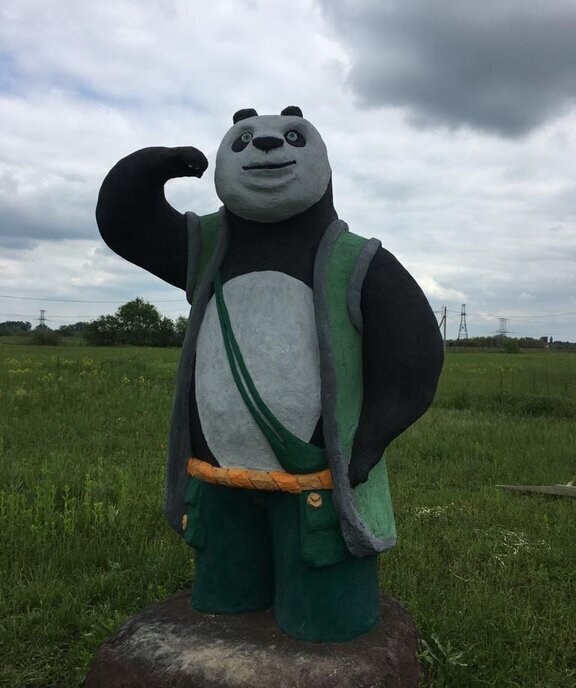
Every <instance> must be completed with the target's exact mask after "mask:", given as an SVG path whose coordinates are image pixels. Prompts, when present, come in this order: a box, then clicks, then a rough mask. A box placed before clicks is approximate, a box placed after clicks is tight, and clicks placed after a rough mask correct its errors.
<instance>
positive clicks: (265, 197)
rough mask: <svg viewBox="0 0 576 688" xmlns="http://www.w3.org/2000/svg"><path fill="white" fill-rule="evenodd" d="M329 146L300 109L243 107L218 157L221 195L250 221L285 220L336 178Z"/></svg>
mask: <svg viewBox="0 0 576 688" xmlns="http://www.w3.org/2000/svg"><path fill="white" fill-rule="evenodd" d="M330 175H331V170H330V164H329V162H328V154H327V152H326V146H325V144H324V141H323V140H322V137H321V136H320V134H319V133H318V131H317V130H316V129H315V128H314V127H313V126H312V124H310V122H308V121H307V120H305V119H304V118H303V117H302V112H301V110H300V108H297V107H288V108H286V109H284V110H282V113H281V114H280V115H263V116H258V114H257V113H256V111H255V110H240V111H239V112H237V113H236V114H235V115H234V125H233V126H232V128H231V129H230V130H229V131H228V132H227V133H226V135H225V136H224V138H223V139H222V143H221V144H220V147H219V148H218V153H217V155H216V171H215V183H216V193H217V194H218V197H219V198H220V200H221V201H222V203H224V205H225V206H226V208H228V210H230V211H232V212H233V213H234V214H235V215H238V216H240V217H242V218H244V219H245V220H254V221H256V222H281V221H282V220H286V219H288V218H289V217H293V216H294V215H298V214H299V213H302V212H304V211H305V210H308V208H311V207H312V206H313V205H314V204H315V203H317V202H318V201H319V200H320V199H321V198H322V196H323V195H324V193H325V192H326V189H327V188H328V184H329V182H330Z"/></svg>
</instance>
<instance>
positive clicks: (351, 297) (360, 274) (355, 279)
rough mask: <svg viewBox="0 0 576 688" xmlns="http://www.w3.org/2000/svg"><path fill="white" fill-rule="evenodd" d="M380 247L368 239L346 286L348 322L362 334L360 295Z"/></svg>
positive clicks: (378, 242)
mask: <svg viewBox="0 0 576 688" xmlns="http://www.w3.org/2000/svg"><path fill="white" fill-rule="evenodd" d="M380 246H382V244H381V242H380V241H378V239H368V241H367V242H366V244H365V245H364V248H363V249H362V251H361V253H360V255H359V256H358V260H357V262H356V265H355V267H354V270H353V272H352V276H351V277H350V283H349V284H348V315H349V317H350V322H351V323H352V324H353V325H354V327H355V328H356V329H357V330H358V332H360V333H361V332H362V309H361V307H360V306H361V295H362V285H363V284H364V278H365V277H366V273H367V272H368V268H369V267H370V263H371V262H372V258H374V254H375V253H376V251H377V250H378V249H379V248H380Z"/></svg>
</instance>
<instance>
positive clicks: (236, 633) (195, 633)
mask: <svg viewBox="0 0 576 688" xmlns="http://www.w3.org/2000/svg"><path fill="white" fill-rule="evenodd" d="M189 597H190V592H189V591H184V592H181V593H178V594H177V595H174V596H173V597H169V598H168V599H166V600H162V601H161V602H155V603H154V604H151V605H150V606H149V607H147V608H146V609H144V611H142V612H140V613H139V614H137V615H136V616H133V617H132V618H131V619H129V620H128V621H127V622H126V623H125V624H124V625H123V626H122V628H121V629H120V630H119V631H118V633H116V635H114V636H113V637H112V638H110V639H109V640H108V641H106V642H105V643H104V644H103V645H102V646H101V647H100V649H99V650H98V652H97V654H96V658H95V660H94V664H93V666H92V668H91V670H90V673H89V674H88V676H87V677H86V681H85V684H84V686H85V688H271V687H272V688H305V687H307V686H310V687H312V686H313V687H314V688H380V687H381V688H416V686H417V684H418V678H419V672H420V666H419V663H418V660H417V659H416V652H417V650H418V646H417V639H418V636H417V633H416V628H415V627H414V624H413V623H412V621H411V619H410V617H409V616H408V613H407V612H406V610H405V609H404V607H402V605H401V604H400V603H399V602H397V601H396V600H394V599H392V598H391V597H386V596H382V598H381V609H380V612H381V618H380V622H379V624H378V626H377V627H376V628H375V629H374V630H373V631H371V632H370V633H367V634H366V635H363V636H361V637H360V638H356V639H355V640H351V641H349V642H347V643H306V642H302V641H299V640H294V639H293V638H290V637H288V636H286V635H284V634H283V633H282V632H281V631H280V630H279V629H278V627H277V626H276V623H275V621H274V618H273V616H272V614H271V612H270V611H265V612H254V613H251V614H237V615H230V616H228V615H225V616H224V615H212V614H198V613H197V612H194V611H192V610H191V609H190V606H189Z"/></svg>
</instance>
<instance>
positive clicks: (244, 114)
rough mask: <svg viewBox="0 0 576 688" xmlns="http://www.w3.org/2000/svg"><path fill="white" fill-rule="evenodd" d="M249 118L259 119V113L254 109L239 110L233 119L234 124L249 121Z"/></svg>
mask: <svg viewBox="0 0 576 688" xmlns="http://www.w3.org/2000/svg"><path fill="white" fill-rule="evenodd" d="M248 117H258V113H257V112H256V110H254V108H246V109H244V110H238V112H235V113H234V117H232V122H233V123H234V124H236V122H241V121H242V120H243V119H248Z"/></svg>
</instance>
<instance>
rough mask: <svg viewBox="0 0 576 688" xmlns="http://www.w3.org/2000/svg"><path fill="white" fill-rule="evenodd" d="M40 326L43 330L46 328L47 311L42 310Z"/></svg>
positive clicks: (39, 319) (39, 320)
mask: <svg viewBox="0 0 576 688" xmlns="http://www.w3.org/2000/svg"><path fill="white" fill-rule="evenodd" d="M38 328H39V329H41V330H44V329H46V311H45V310H41V311H40V317H39V318H38Z"/></svg>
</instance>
